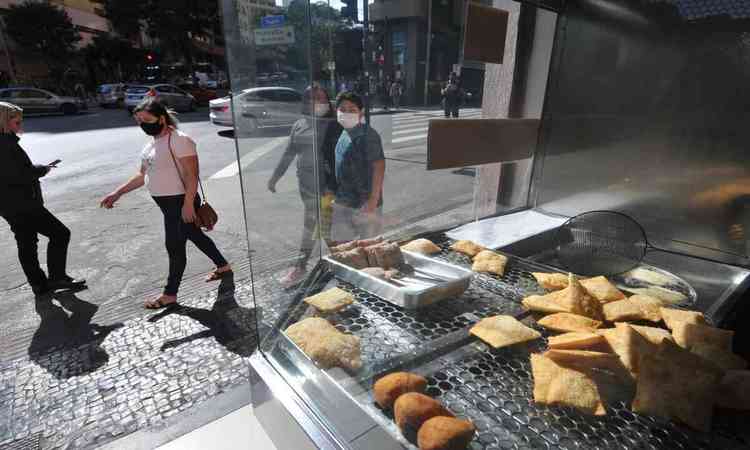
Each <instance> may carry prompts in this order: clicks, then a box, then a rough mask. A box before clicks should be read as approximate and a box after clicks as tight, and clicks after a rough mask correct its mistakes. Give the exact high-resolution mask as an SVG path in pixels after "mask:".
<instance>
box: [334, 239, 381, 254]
mask: <svg viewBox="0 0 750 450" xmlns="http://www.w3.org/2000/svg"><path fill="white" fill-rule="evenodd" d="M380 242H383V238H382V237H380V236H378V237H374V238H371V239H359V240H354V241H349V242H344V243H342V244H339V245H337V246H335V247H331V253H339V252H345V251H349V250H353V249H355V248H357V247H369V246H370V245H375V244H378V243H380Z"/></svg>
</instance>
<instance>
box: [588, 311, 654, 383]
mask: <svg viewBox="0 0 750 450" xmlns="http://www.w3.org/2000/svg"><path fill="white" fill-rule="evenodd" d="M597 334H601V335H602V336H603V337H604V340H605V341H606V344H607V346H608V347H609V348H608V350H611V351H612V352H614V353H615V354H617V356H618V357H619V358H620V361H621V362H622V364H623V366H625V368H626V369H628V372H630V375H631V377H632V378H633V379H635V378H637V377H638V370H639V366H638V363H639V361H640V358H641V357H642V356H643V355H645V354H648V353H651V352H653V351H654V350H655V348H656V347H655V346H654V345H653V344H651V342H650V341H649V340H648V339H646V338H645V337H643V336H641V335H640V334H639V333H638V332H637V331H636V330H635V329H634V328H633V327H631V326H630V325H629V324H627V323H620V322H618V323H616V324H615V328H607V329H604V330H597Z"/></svg>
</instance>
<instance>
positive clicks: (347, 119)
mask: <svg viewBox="0 0 750 450" xmlns="http://www.w3.org/2000/svg"><path fill="white" fill-rule="evenodd" d="M337 118H338V121H339V123H340V124H341V126H342V127H344V128H346V129H347V130H348V129H349V128H354V127H356V126H357V125H359V114H357V113H345V112H342V111H338V114H337Z"/></svg>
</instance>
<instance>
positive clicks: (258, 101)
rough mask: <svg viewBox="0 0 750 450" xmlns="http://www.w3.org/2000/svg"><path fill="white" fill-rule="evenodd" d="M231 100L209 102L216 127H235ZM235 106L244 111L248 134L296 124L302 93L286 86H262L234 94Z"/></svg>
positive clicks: (242, 128) (243, 125)
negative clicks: (261, 129) (262, 129)
mask: <svg viewBox="0 0 750 450" xmlns="http://www.w3.org/2000/svg"><path fill="white" fill-rule="evenodd" d="M230 104H231V101H230V99H229V97H224V98H219V99H216V100H211V101H210V102H209V110H210V112H209V118H210V119H211V122H212V123H214V124H216V125H223V126H230V127H231V126H234V125H235V124H234V120H233V117H232V111H231V109H230ZM234 106H235V108H238V109H239V111H240V116H241V117H242V123H241V124H239V125H238V126H237V128H239V129H241V130H242V131H245V132H253V131H255V130H256V129H258V128H265V127H285V126H290V125H293V124H294V122H296V121H297V120H298V119H299V118H300V116H301V114H302V94H300V93H299V92H297V91H295V90H294V89H290V88H285V87H258V88H252V89H246V90H244V91H242V92H240V93H238V94H234Z"/></svg>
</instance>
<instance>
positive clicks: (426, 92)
mask: <svg viewBox="0 0 750 450" xmlns="http://www.w3.org/2000/svg"><path fill="white" fill-rule="evenodd" d="M431 50H432V0H427V53H426V55H425V59H424V105H425V106H428V102H429V95H430V51H431Z"/></svg>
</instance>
